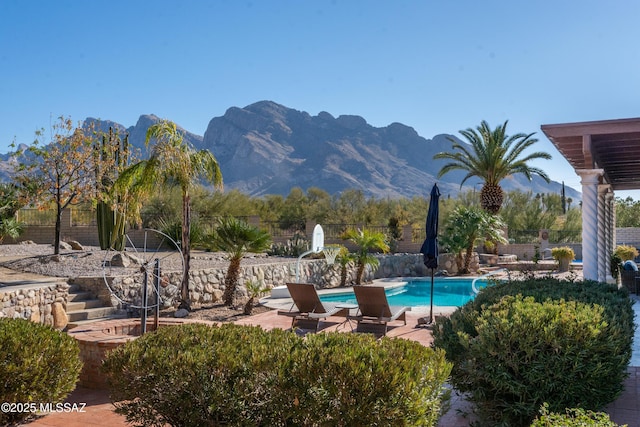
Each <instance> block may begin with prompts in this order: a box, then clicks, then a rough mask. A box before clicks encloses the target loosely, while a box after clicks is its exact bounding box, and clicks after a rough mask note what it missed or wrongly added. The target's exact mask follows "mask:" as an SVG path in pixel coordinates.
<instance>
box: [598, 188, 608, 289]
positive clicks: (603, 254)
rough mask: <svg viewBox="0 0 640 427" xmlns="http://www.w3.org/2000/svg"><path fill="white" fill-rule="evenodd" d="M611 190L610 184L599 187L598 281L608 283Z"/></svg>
mask: <svg viewBox="0 0 640 427" xmlns="http://www.w3.org/2000/svg"><path fill="white" fill-rule="evenodd" d="M610 190H611V186H610V185H608V184H600V185H598V281H599V282H606V281H607V264H608V262H607V260H608V259H609V247H608V246H609V236H608V234H607V230H608V227H607V222H608V221H609V218H608V216H607V203H606V197H607V193H609V191H610Z"/></svg>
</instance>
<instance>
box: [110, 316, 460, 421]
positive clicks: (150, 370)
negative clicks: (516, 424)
mask: <svg viewBox="0 0 640 427" xmlns="http://www.w3.org/2000/svg"><path fill="white" fill-rule="evenodd" d="M103 370H104V372H105V373H106V374H107V377H108V382H109V385H110V390H111V397H112V400H113V401H114V402H115V403H114V404H115V406H116V408H117V409H116V411H117V412H118V413H120V414H123V415H125V416H126V417H127V421H128V422H130V423H135V424H139V425H164V424H169V425H174V426H178V425H179V426H199V425H229V426H231V425H238V426H240V425H251V426H255V425H265V426H266V425H269V426H278V425H280V426H285V425H295V426H316V425H318V426H319V425H332V426H333V425H335V426H341V425H342V426H352V425H353V426H356V425H424V426H433V425H436V422H437V419H438V417H439V415H440V410H441V406H442V402H443V400H444V399H446V393H444V389H443V385H444V382H445V381H446V379H447V377H448V375H449V372H450V370H451V365H450V364H449V363H448V362H446V360H445V356H444V353H443V352H442V351H440V350H433V349H430V348H427V347H424V346H421V345H420V344H418V343H415V342H411V341H407V340H401V339H382V340H380V341H376V340H375V339H373V338H372V337H370V336H366V335H356V334H342V333H327V334H325V333H323V334H316V335H311V336H307V337H306V338H304V339H302V338H300V337H298V336H296V335H295V334H294V333H292V332H289V331H282V330H277V329H275V330H272V331H264V330H262V329H261V328H257V327H248V326H237V325H230V324H225V325H222V326H214V327H212V326H206V325H197V324H191V325H183V326H172V327H166V328H161V329H160V330H159V331H158V332H156V333H150V334H146V335H144V336H143V337H141V338H139V339H137V340H135V341H132V342H130V343H127V344H126V345H125V346H123V347H120V348H118V349H117V350H114V351H113V352H111V353H110V354H109V356H108V357H107V360H106V361H105V363H104V365H103Z"/></svg>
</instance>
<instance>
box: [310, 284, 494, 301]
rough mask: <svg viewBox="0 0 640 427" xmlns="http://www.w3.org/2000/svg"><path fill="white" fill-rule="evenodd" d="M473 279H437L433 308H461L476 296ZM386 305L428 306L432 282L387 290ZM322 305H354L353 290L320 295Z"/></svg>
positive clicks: (482, 285)
mask: <svg viewBox="0 0 640 427" xmlns="http://www.w3.org/2000/svg"><path fill="white" fill-rule="evenodd" d="M473 280H474V278H457V277H454V278H449V277H436V278H435V279H434V284H433V305H435V306H449V307H461V306H463V305H464V304H466V303H467V302H469V301H471V300H472V299H473V298H474V297H475V293H474V292H473V289H472V288H471V283H472V282H473ZM487 283H489V282H488V281H487V280H485V279H480V280H478V281H477V282H476V287H477V288H482V287H484V286H486V285H487ZM386 294H387V299H388V300H389V305H403V306H410V307H418V306H427V305H430V303H431V279H430V278H425V279H415V280H411V281H409V282H408V283H407V284H405V285H403V286H396V287H391V288H389V289H387V291H386ZM320 299H321V300H322V301H324V302H335V303H338V302H342V303H348V304H356V297H355V295H354V294H353V291H346V292H340V293H333V294H329V295H322V296H320Z"/></svg>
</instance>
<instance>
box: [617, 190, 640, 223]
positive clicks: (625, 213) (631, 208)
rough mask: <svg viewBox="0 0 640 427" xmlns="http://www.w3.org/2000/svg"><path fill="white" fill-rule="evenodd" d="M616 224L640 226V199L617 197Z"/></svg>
mask: <svg viewBox="0 0 640 427" xmlns="http://www.w3.org/2000/svg"><path fill="white" fill-rule="evenodd" d="M616 226H617V227H640V200H633V198H631V197H627V198H626V199H623V198H621V197H616Z"/></svg>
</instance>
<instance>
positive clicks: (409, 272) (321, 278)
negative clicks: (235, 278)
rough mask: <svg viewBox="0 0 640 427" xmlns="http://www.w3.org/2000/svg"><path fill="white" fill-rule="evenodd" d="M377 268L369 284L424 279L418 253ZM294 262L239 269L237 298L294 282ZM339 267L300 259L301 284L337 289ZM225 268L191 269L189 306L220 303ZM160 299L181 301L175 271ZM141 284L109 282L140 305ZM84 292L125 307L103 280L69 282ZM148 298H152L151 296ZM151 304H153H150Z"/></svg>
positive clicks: (350, 275) (165, 278) (165, 276)
mask: <svg viewBox="0 0 640 427" xmlns="http://www.w3.org/2000/svg"><path fill="white" fill-rule="evenodd" d="M378 259H379V260H380V267H379V268H378V269H377V271H375V272H374V271H373V270H372V269H371V267H366V268H365V273H364V280H365V281H370V280H372V279H374V278H382V277H402V276H407V277H409V276H423V275H426V269H425V268H424V265H423V264H422V255H421V254H394V255H386V256H384V255H380V256H378ZM296 263H297V260H296V259H291V260H290V261H289V260H283V262H281V263H265V264H255V265H247V266H242V265H241V267H240V277H239V284H240V286H239V287H238V290H237V292H238V294H237V296H238V297H239V298H240V299H242V298H246V297H247V296H248V295H247V291H246V288H245V287H244V283H245V282H247V281H249V280H251V281H254V282H257V283H260V284H262V285H263V286H264V287H266V288H269V289H271V288H273V287H275V286H282V285H285V284H286V283H287V282H295V280H296ZM341 270H342V269H341V267H340V266H339V265H337V264H334V265H331V266H329V265H327V263H326V261H325V260H323V259H322V260H302V261H301V262H300V273H299V275H300V278H299V280H300V281H301V282H307V283H315V284H316V285H318V287H320V288H335V287H338V286H340V276H341ZM226 272H227V267H226V266H225V267H222V268H209V269H204V270H195V271H194V270H192V271H190V272H189V276H190V297H191V303H192V304H211V303H216V302H219V301H220V300H221V299H222V294H223V292H224V277H225V274H226ZM356 273H357V268H356V266H355V265H354V264H353V263H351V264H350V265H349V266H348V267H347V280H346V283H347V284H348V285H351V284H352V283H354V282H355V280H356ZM161 275H162V280H161V289H160V296H161V299H162V301H163V303H164V305H165V306H166V307H168V306H171V305H175V304H177V303H178V302H179V299H180V283H181V280H182V277H181V274H180V273H176V272H166V273H162V274H161ZM142 281H143V277H142V275H141V274H138V275H135V276H128V277H114V278H111V279H110V283H109V285H110V287H111V289H112V290H113V291H114V292H115V293H116V294H117V295H118V296H120V297H121V299H122V300H125V301H128V302H131V303H133V304H134V305H141V301H142V287H141V286H140V285H141V283H142ZM69 283H70V284H73V285H78V286H79V287H81V288H82V289H83V290H86V291H90V292H93V293H94V295H96V297H97V298H99V299H101V300H102V301H103V303H104V304H105V305H110V306H113V307H117V308H120V309H122V308H124V307H125V305H124V304H123V303H122V301H120V300H118V299H117V298H115V297H114V296H113V295H112V294H111V293H110V292H109V290H108V289H107V287H106V286H105V284H104V279H103V278H102V277H79V278H74V279H71V280H70V281H69ZM149 295H152V292H151V286H150V289H149ZM150 298H151V297H150ZM150 303H152V302H151V301H150Z"/></svg>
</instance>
